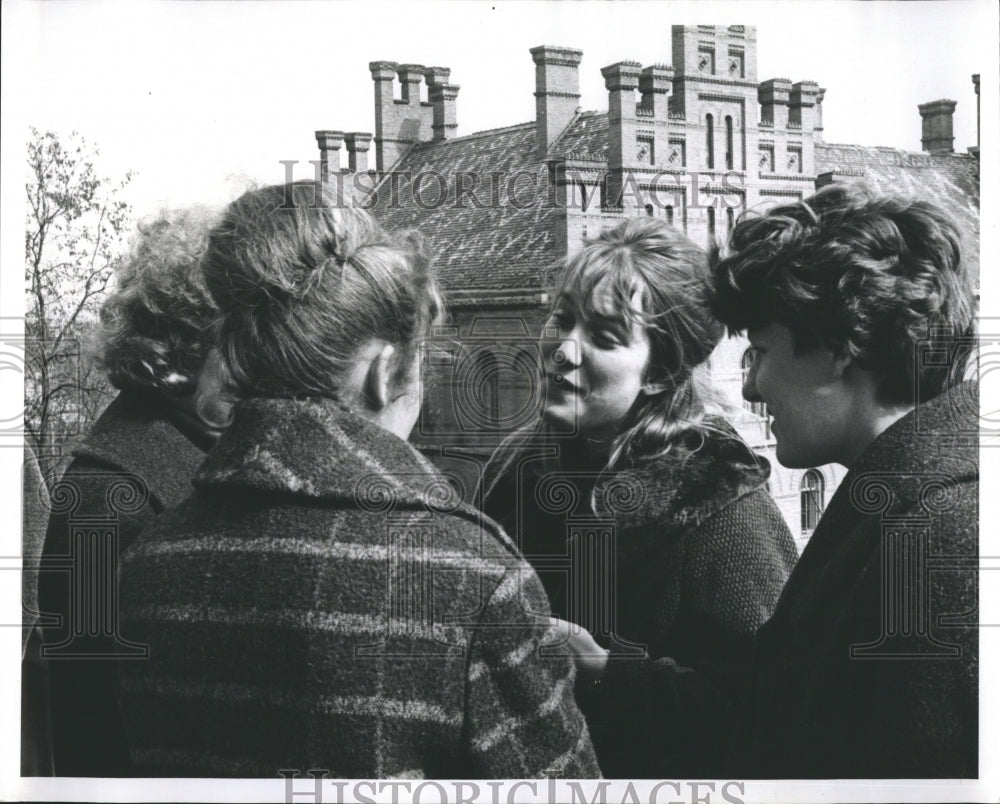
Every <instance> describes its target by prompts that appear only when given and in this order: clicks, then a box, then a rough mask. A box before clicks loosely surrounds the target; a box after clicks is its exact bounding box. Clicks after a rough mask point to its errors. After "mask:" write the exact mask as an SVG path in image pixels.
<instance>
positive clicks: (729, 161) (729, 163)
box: [726, 114, 733, 170]
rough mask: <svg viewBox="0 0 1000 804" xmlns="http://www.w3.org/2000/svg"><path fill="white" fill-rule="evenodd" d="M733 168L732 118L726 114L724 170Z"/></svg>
mask: <svg viewBox="0 0 1000 804" xmlns="http://www.w3.org/2000/svg"><path fill="white" fill-rule="evenodd" d="M732 169H733V118H732V117H731V116H730V115H728V114H727V115H726V170H732Z"/></svg>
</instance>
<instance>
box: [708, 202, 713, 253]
mask: <svg viewBox="0 0 1000 804" xmlns="http://www.w3.org/2000/svg"><path fill="white" fill-rule="evenodd" d="M714 242H715V207H709V208H708V245H709V247H711V246H712V244H713V243H714Z"/></svg>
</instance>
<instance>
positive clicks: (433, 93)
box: [424, 67, 459, 140]
mask: <svg viewBox="0 0 1000 804" xmlns="http://www.w3.org/2000/svg"><path fill="white" fill-rule="evenodd" d="M450 75H451V70H449V69H448V68H447V67H428V68H427V69H426V70H425V71H424V78H425V79H426V81H427V100H428V101H430V104H431V108H432V113H433V115H432V118H433V122H432V126H431V127H432V129H433V132H434V134H433V139H434V140H447V139H451V138H452V137H454V136H455V134H456V132H457V131H458V116H457V112H456V109H455V99H456V98H458V90H459V87H458V86H456V85H455V84H449V83H448V77H449V76H450Z"/></svg>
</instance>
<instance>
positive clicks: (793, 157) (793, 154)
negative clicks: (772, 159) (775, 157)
mask: <svg viewBox="0 0 1000 804" xmlns="http://www.w3.org/2000/svg"><path fill="white" fill-rule="evenodd" d="M785 168H786V170H787V171H788V172H789V173H801V172H802V146H801V145H789V146H788V160H787V162H786V163H785Z"/></svg>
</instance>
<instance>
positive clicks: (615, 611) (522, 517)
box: [483, 218, 796, 777]
mask: <svg viewBox="0 0 1000 804" xmlns="http://www.w3.org/2000/svg"><path fill="white" fill-rule="evenodd" d="M707 274H708V264H707V258H706V256H705V254H704V253H703V252H702V251H701V250H700V249H698V248H697V247H696V246H695V245H694V244H692V243H691V242H690V241H689V240H688V239H687V238H685V237H684V236H683V235H681V234H680V233H678V232H677V231H676V230H674V229H673V228H671V227H669V226H667V225H666V224H665V223H662V222H659V221H655V220H651V219H646V218H636V219H633V220H628V221H625V222H624V223H622V224H620V225H619V226H617V227H616V228H615V229H612V230H610V231H607V232H604V233H603V234H602V235H601V236H600V237H598V238H596V239H595V240H592V241H590V242H589V243H588V244H587V245H586V246H585V247H584V248H583V249H582V250H581V251H580V252H579V253H578V254H576V255H575V256H573V257H572V258H570V259H569V261H568V262H567V264H566V265H565V267H564V268H563V270H562V271H561V273H560V275H559V277H558V280H557V282H556V293H555V304H554V306H553V309H552V313H551V316H550V318H549V321H548V324H547V326H546V331H545V332H544V333H543V339H542V344H541V353H542V357H543V361H544V366H543V368H544V382H545V402H544V410H543V414H542V420H541V421H540V422H539V424H538V425H537V426H535V427H533V428H530V429H528V430H526V431H523V432H519V433H516V434H515V435H514V436H513V437H512V438H510V439H509V440H508V441H507V442H506V443H505V444H504V445H503V446H502V447H501V448H500V449H499V450H498V451H497V453H496V454H495V455H494V456H493V458H492V459H491V461H490V463H489V465H488V466H487V468H486V472H485V479H484V483H483V494H484V497H483V499H484V502H483V504H484V510H485V511H486V512H487V513H488V514H490V516H492V517H494V518H496V519H497V520H498V521H500V522H501V524H503V526H504V527H505V529H506V530H507V531H508V533H510V534H511V535H512V536H514V537H515V539H516V540H517V541H518V544H519V545H520V547H521V549H522V550H523V552H524V553H525V555H526V557H527V558H528V560H529V561H530V562H531V563H532V564H533V565H534V566H535V569H536V570H537V571H538V572H539V574H540V576H541V578H542V582H543V583H544V584H545V588H546V591H547V592H548V594H549V599H550V603H551V606H552V609H553V611H554V612H555V613H556V614H557V615H558V616H560V617H562V618H565V619H567V620H570V621H573V622H575V623H576V624H578V625H581V626H584V627H585V628H587V629H588V630H592V631H596V632H597V634H596V635H597V638H598V641H599V642H600V643H601V644H602V645H603V647H606V648H611V649H612V652H615V653H617V654H619V655H621V656H622V657H627V656H629V655H634V656H636V658H639V657H641V656H642V655H643V654H644V652H645V653H646V654H648V655H649V656H652V657H654V658H655V657H660V656H673V657H677V658H678V659H679V660H681V661H684V662H686V663H696V662H700V661H704V660H709V659H710V660H716V661H721V662H724V663H738V662H740V661H742V660H745V659H747V658H748V656H749V653H750V650H751V643H752V638H753V634H754V631H755V630H756V628H757V627H758V626H759V625H760V624H761V623H763V622H764V621H765V620H766V619H767V618H768V616H769V615H770V613H771V611H772V610H773V608H774V606H775V603H776V602H777V599H778V594H779V593H780V591H781V588H782V586H783V584H784V582H785V579H786V578H787V576H788V573H789V572H790V570H791V568H792V566H793V564H794V562H795V557H796V552H795V548H794V544H793V542H792V538H791V535H790V533H789V532H788V529H787V527H786V526H785V524H784V520H783V519H782V517H781V515H780V513H779V512H778V510H777V508H776V506H775V505H774V502H773V501H772V499H771V497H770V495H769V493H768V490H767V479H768V476H769V473H770V467H769V465H768V463H767V461H766V460H765V459H763V458H761V457H759V456H757V455H755V454H754V453H753V451H751V450H750V448H749V447H748V446H747V445H746V444H745V443H744V442H743V441H742V440H741V439H740V437H739V436H738V435H737V434H736V432H735V431H734V430H733V429H732V427H731V426H730V425H729V424H728V423H727V422H726V421H725V420H724V419H723V418H721V417H719V416H717V415H713V414H712V413H711V412H710V402H709V399H710V390H709V389H708V388H707V387H706V386H705V383H704V380H703V378H702V376H701V373H700V372H699V370H698V367H699V366H701V364H703V363H704V362H705V361H706V360H707V359H708V357H709V355H710V354H711V353H712V350H713V349H714V348H715V346H716V344H717V343H718V342H719V340H720V339H721V337H722V334H723V329H722V326H721V325H720V324H719V323H717V322H716V321H715V320H714V319H713V318H712V317H711V315H710V313H709V310H708V303H707V288H708V285H707ZM595 520H596V521H597V524H595ZM588 522H589V524H588ZM601 528H603V529H604V531H605V532H606V533H609V534H610V533H611V532H612V531H613V535H609V536H605V537H600V536H598V537H596V538H595V535H594V534H595V533H597V532H598V531H600V529H601ZM602 539H603V541H602ZM591 694H592V692H591V691H589V690H581V696H582V697H581V701H583V702H586V700H587V698H588V697H589V696H590V695H591ZM602 695H604V696H612V697H613V696H614V690H613V689H611V685H608V688H606V689H603V690H602ZM585 711H586V709H585ZM589 723H590V726H591V731H592V734H593V737H594V742H595V746H596V747H597V750H598V759H599V761H600V763H601V767H602V770H603V772H604V773H605V775H608V776H616V777H632V776H650V775H652V774H651V773H650V772H649V771H650V769H651V768H652V767H654V764H655V763H654V758H653V757H651V756H647V749H646V746H647V745H648V741H646V740H645V738H644V735H643V734H639V733H632V734H628V733H623V732H622V731H621V730H618V731H617V733H613V732H612V731H610V730H608V729H605V728H604V724H603V723H602V721H601V720H600V719H599V718H591V719H590V720H589ZM689 727H691V726H690V725H689V724H686V726H685V728H689ZM677 738H678V743H679V754H678V756H679V759H678V762H677V764H676V766H675V767H672V768H671V769H670V771H671V772H672V773H674V774H676V775H681V776H684V775H704V774H705V773H706V772H707V771H710V770H711V769H712V768H713V767H715V765H713V764H712V763H714V762H715V761H716V760H717V759H718V758H717V757H713V756H711V755H704V754H702V755H698V756H687V757H685V756H683V752H682V751H680V748H682V744H683V742H684V740H685V735H684V734H683V731H682V730H678V731H677ZM655 759H656V760H659V759H660V757H656V758H655Z"/></svg>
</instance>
